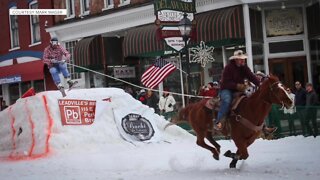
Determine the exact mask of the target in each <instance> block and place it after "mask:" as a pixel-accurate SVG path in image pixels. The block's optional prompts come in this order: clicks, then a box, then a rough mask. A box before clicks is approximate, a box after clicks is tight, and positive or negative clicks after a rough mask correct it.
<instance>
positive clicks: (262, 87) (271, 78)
mask: <svg viewBox="0 0 320 180" xmlns="http://www.w3.org/2000/svg"><path fill="white" fill-rule="evenodd" d="M278 81H279V78H278V77H277V76H275V75H272V74H270V75H269V76H267V77H266V78H265V79H264V80H263V82H262V84H261V85H260V86H259V88H258V90H257V91H255V92H254V93H253V94H252V95H251V96H250V97H249V98H252V99H253V98H257V97H259V96H260V95H261V92H263V91H265V90H266V89H267V88H268V87H269V86H270V85H271V84H273V83H274V82H278Z"/></svg>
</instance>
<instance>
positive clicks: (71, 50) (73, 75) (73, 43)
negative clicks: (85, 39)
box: [66, 41, 81, 79]
mask: <svg viewBox="0 0 320 180" xmlns="http://www.w3.org/2000/svg"><path fill="white" fill-rule="evenodd" d="M77 42H78V41H70V42H66V50H67V51H69V53H70V55H71V56H70V62H69V63H70V64H74V47H75V46H76V44H77ZM68 70H69V72H70V75H71V78H72V79H80V78H81V75H80V73H76V72H75V68H74V66H71V65H68Z"/></svg>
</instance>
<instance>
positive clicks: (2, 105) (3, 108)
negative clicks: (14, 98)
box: [1, 100, 8, 111]
mask: <svg viewBox="0 0 320 180" xmlns="http://www.w3.org/2000/svg"><path fill="white" fill-rule="evenodd" d="M7 107H8V106H7V104H6V101H5V100H2V102H1V111H3V110H5V109H6V108H7Z"/></svg>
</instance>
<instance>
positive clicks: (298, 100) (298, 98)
mask: <svg viewBox="0 0 320 180" xmlns="http://www.w3.org/2000/svg"><path fill="white" fill-rule="evenodd" d="M294 94H295V98H294V105H295V107H296V112H297V116H298V117H299V120H300V124H301V130H302V134H303V135H306V123H305V119H304V118H305V115H304V110H305V105H306V95H307V92H306V90H305V89H304V88H303V87H302V85H301V83H300V81H296V82H295V91H294Z"/></svg>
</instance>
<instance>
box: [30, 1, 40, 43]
mask: <svg viewBox="0 0 320 180" xmlns="http://www.w3.org/2000/svg"><path fill="white" fill-rule="evenodd" d="M29 8H30V9H38V1H32V2H31V3H30V4H29ZM30 28H31V43H32V44H34V43H37V42H40V25H39V15H33V16H30Z"/></svg>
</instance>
